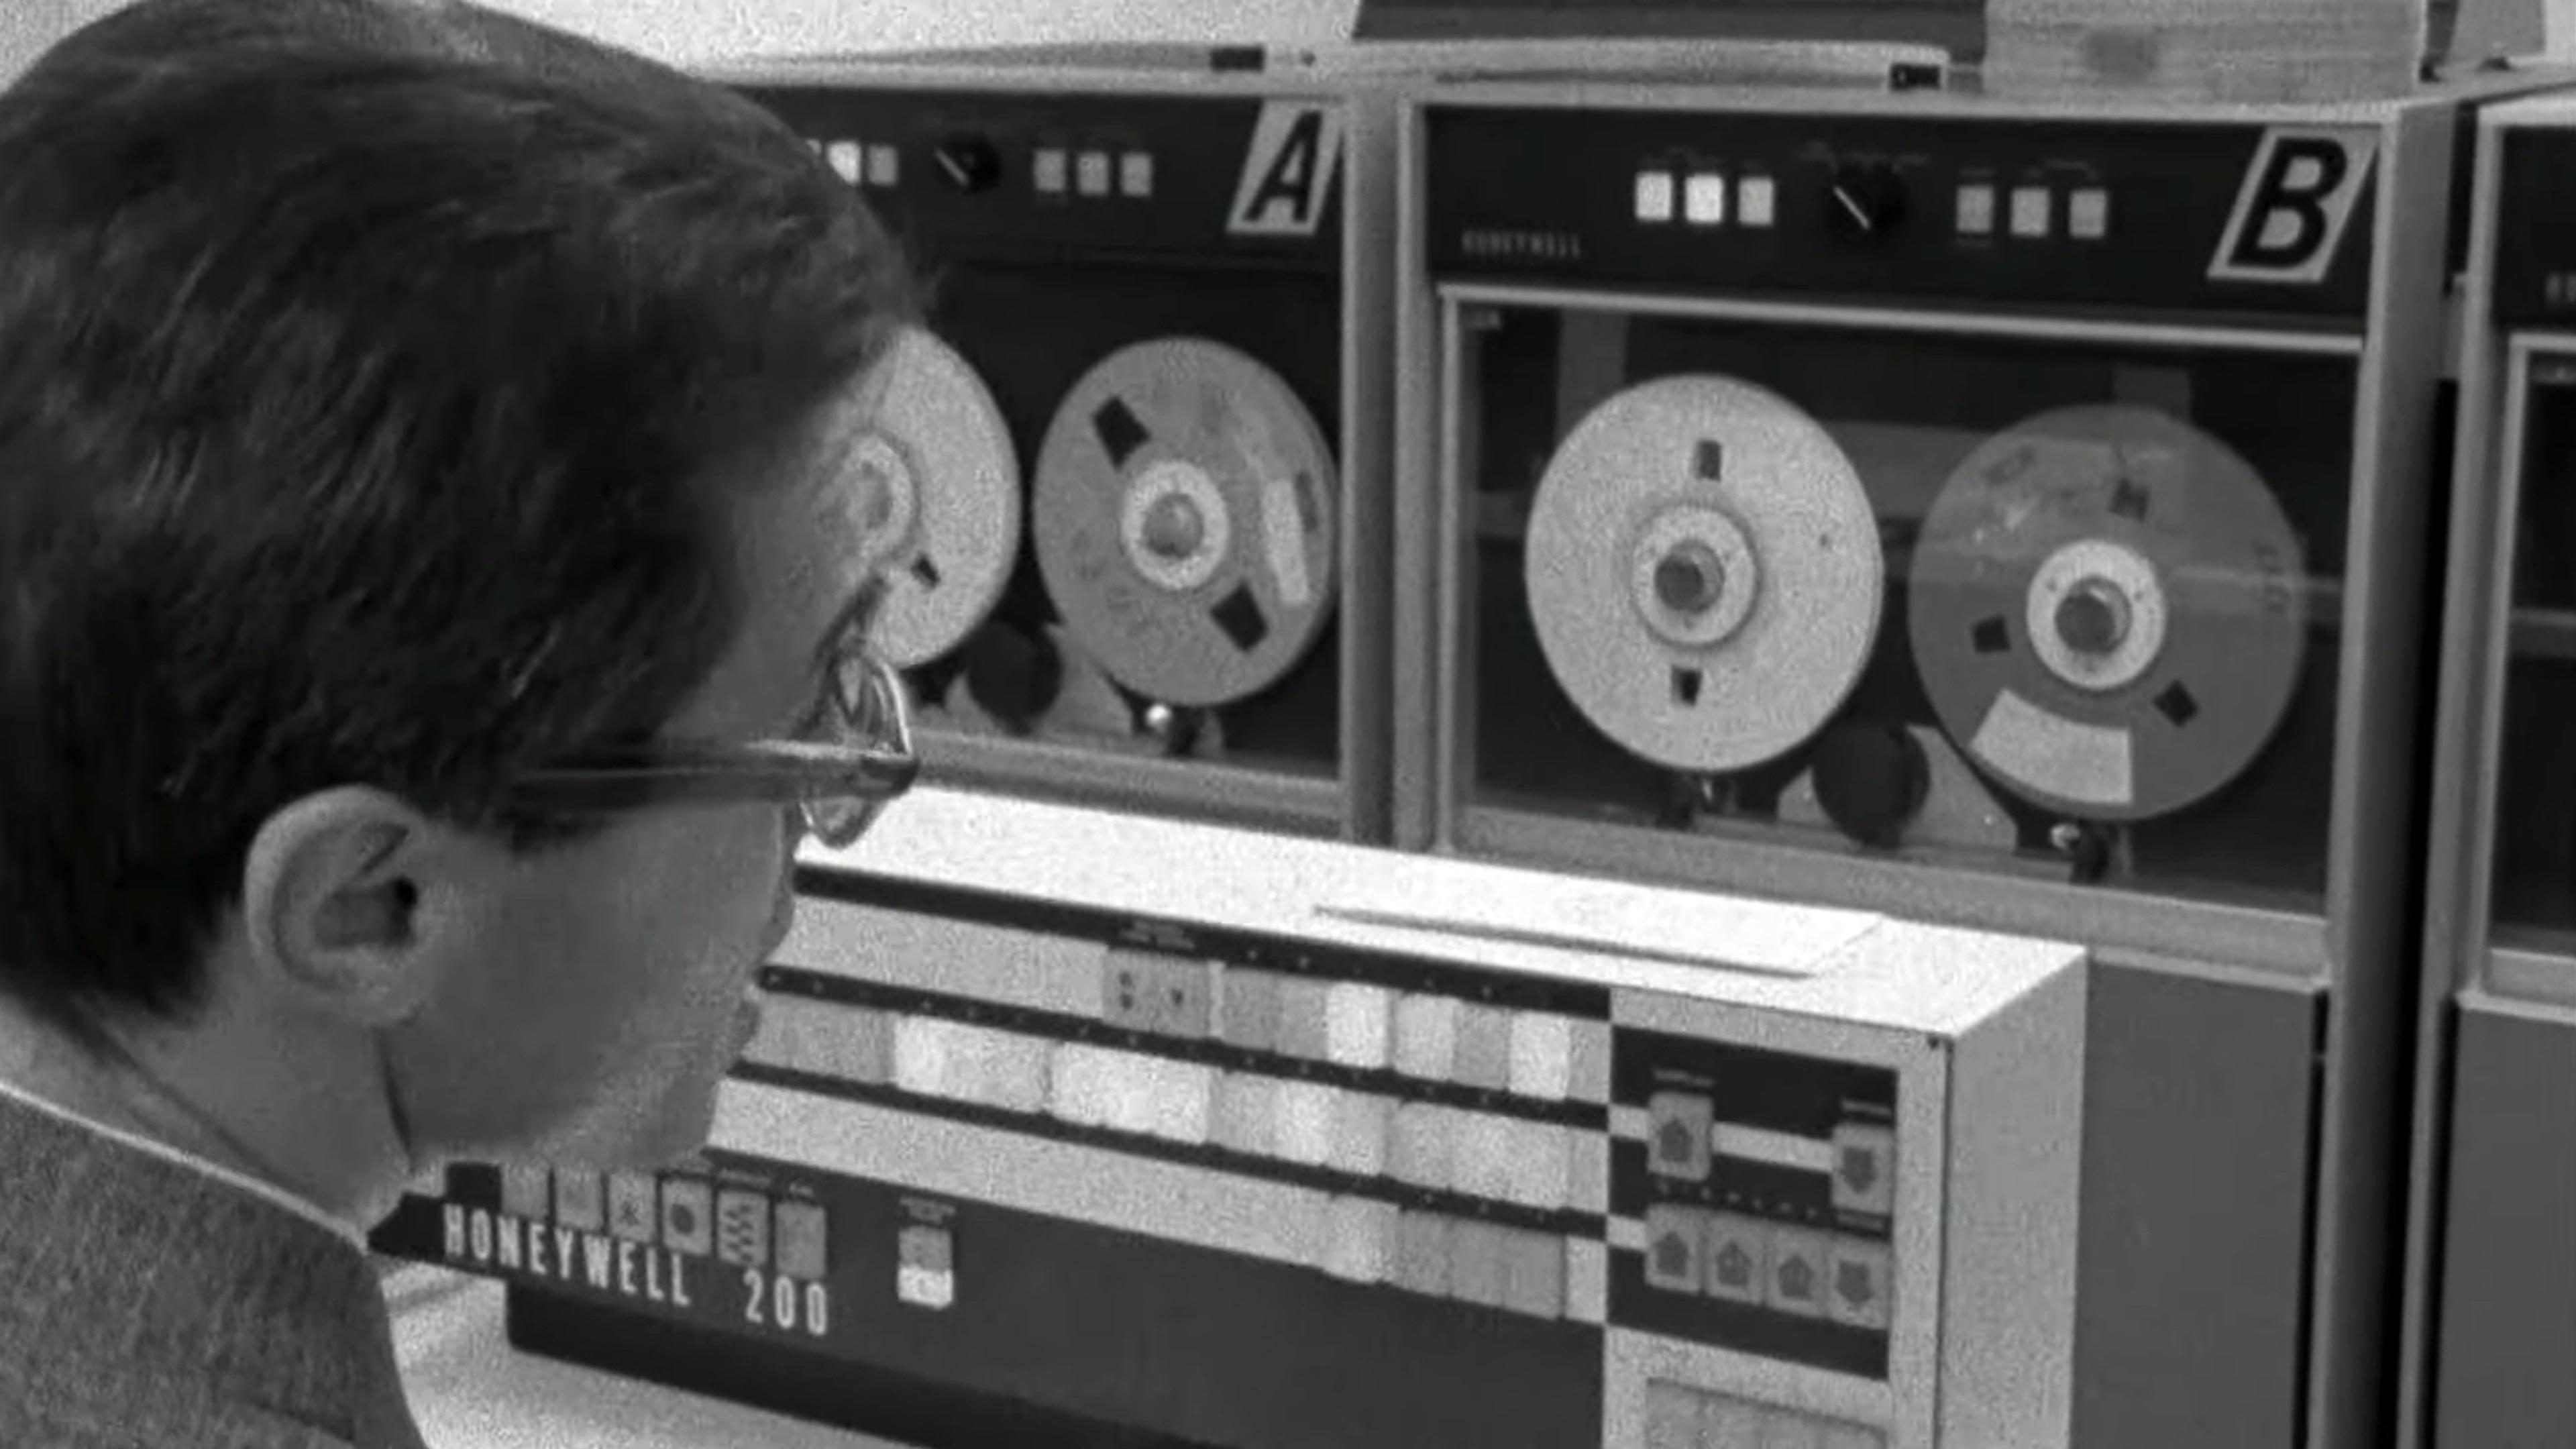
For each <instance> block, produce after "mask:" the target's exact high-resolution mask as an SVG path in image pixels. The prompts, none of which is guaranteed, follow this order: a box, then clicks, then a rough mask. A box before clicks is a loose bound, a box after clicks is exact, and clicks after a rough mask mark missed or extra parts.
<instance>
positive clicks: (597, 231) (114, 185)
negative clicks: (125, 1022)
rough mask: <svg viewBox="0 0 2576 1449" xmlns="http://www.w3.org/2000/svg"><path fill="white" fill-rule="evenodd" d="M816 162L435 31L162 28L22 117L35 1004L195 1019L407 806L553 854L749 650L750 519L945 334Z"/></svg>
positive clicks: (1, 211) (502, 46) (12, 775)
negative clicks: (516, 800) (621, 757)
mask: <svg viewBox="0 0 2576 1449" xmlns="http://www.w3.org/2000/svg"><path fill="white" fill-rule="evenodd" d="M911 306H912V304H911V299H910V290H909V284H908V282H907V279H906V272H905V269H904V267H903V266H902V264H901V261H900V258H899V257H898V256H897V254H896V252H895V250H894V248H893V246H892V245H891V244H890V242H889V241H888V239H887V238H886V236H885V234H884V233H883V232H882V231H881V230H880V228H879V227H878V226H877V225H876V223H875V222H874V221H873V220H872V219H871V218H870V216H869V215H868V213H867V211H866V210H865V208H864V206H863V205H862V204H861V202H860V201H859V199H858V198H857V196H856V195H855V194H854V193H853V192H852V191H851V189H850V188H849V187H847V186H846V185H844V184H842V183H840V182H839V181H838V180H837V179H836V178H835V177H834V176H833V175H832V174H831V172H830V170H829V168H828V167H826V166H824V165H823V164H822V163H821V162H820V161H819V160H818V159H817V158H816V157H815V156H814V155H813V154H812V152H811V150H810V148H809V147H807V146H806V145H805V144H804V143H803V142H801V141H799V140H797V139H796V138H795V137H793V136H792V135H790V134H789V133H788V132H787V131H786V130H785V129H783V128H782V127H780V126H779V125H777V124H775V123H774V122H773V121H772V120H771V119H769V118H768V117H767V115H766V114H765V113H763V112H760V111H758V110H757V109H755V108H754V107H752V106H751V105H750V104H749V103H748V102H746V101H743V100H741V99H740V98H738V97H735V96H733V95H731V94H729V93H727V92H724V91H722V90H720V89H718V88H716V87H713V86H709V85H706V84H702V83H700V82H697V81H694V80H691V79H689V78H686V77H684V76H681V75H679V74H677V73H675V72H673V71H670V70H667V69H665V68H663V67H661V66H658V65H654V64H651V63H649V62H646V61H643V60H641V59H639V58H636V57H633V56H629V55H625V54H623V53H620V52H615V51H611V50H607V49H604V48H601V47H598V46H594V45H591V44H589V43H587V42H584V41H581V40H577V39H574V38H572V37H569V36H565V35H562V34H559V33H556V32H552V31H548V30H545V29H543V28H542V27H538V26H535V25H531V24H529V23H527V22H524V21H517V20H512V19H507V18H504V17H499V16H495V15H492V14H489V13H488V12H482V11H478V10H473V9H470V8H467V7H463V6H454V5H445V6H442V5H436V4H431V3H423V0H412V3H403V0H237V3H228V0H146V3H144V4H142V5H139V6H137V7H135V8H134V9H131V10H128V11H125V12H123V13H120V14H118V15H116V16H114V17H111V18H109V19H107V20H104V21H101V22H98V23H97V24H94V25H92V26H90V27H88V28H87V29H85V30H83V31H81V32H79V33H77V34H75V35H74V36H72V37H71V38H70V39H68V40H66V41H64V42H63V43H62V44H61V45H59V46H58V47H56V48H55V49H54V50H53V51H51V52H50V53H49V54H47V55H46V56H44V57H42V58H41V59H40V60H39V61H38V62H37V63H36V64H35V66H34V67H33V68H31V69H30V70H29V71H28V72H27V73H26V74H25V75H23V76H22V77H21V78H20V79H19V80H18V81H17V83H16V84H14V85H13V86H12V87H11V88H10V89H9V90H8V91H7V92H6V93H0V339H5V342H0V610H5V614H0V990H5V991H7V992H9V993H10V994H11V995H12V996H14V997H15V998H17V999H18V1000H20V1001H21V1002H23V1003H25V1004H26V1005H28V1006H29V1007H31V1008H33V1009H35V1010H37V1011H39V1012H41V1013H43V1014H44V1015H45V1016H47V1017H48V1018H50V1019H52V1020H54V1021H56V1022H57V1023H59V1024H62V1025H64V1026H67V1027H70V1028H71V1029H73V1030H75V1031H77V1032H80V1033H81V1034H82V1035H84V1036H87V1035H88V1034H89V1031H88V1028H89V1027H90V1026H91V1024H92V1021H93V1017H94V1015H95V1013H97V1012H98V1011H99V1009H101V1008H107V1009H130V1010H139V1011H144V1012H149V1013H153V1014H157V1015H162V1016H171V1017H177V1016H183V1015H184V1014H185V1013H186V1011H187V1009H188V1008H189V1007H190V1006H191V1005H193V1004H194V1003H196V1002H197V1001H198V1000H200V999H201V989H202V985H203V982H202V972H203V963H202V957H203V955H204V953H205V950H206V948H207V947H208V945H209V944H210V943H211V941H212V940H213V935H214V931H215V930H216V928H217V927H218V926H219V924H220V923H221V922H222V920H223V919H224V917H225V915H226V914H227V912H228V911H229V910H231V909H233V908H234V907H235V906H237V904H238V901H239V890H240V883H241V872H242V868H243V865H244V861H245V856H246V853H247V850H248V847H249V844H250V842H251V840H252V838H253V837H254V835H255V834H256V833H257V831H258V829H259V828H260V826H261V824H262V823H263V822H264V821H265V820H266V819H267V818H268V817H269V816H270V815H271V814H273V813H274V812H275V811H276V810H278V809H279V808H281V807H283V806H284V805H286V804H288V803H289V802H291V801H293V800H294V799H296V798H297V797H299V796H301V795H305V794H309V793H311V792H313V791H315V790H318V789H324V788H328V787H331V786H335V785H342V784H353V783H366V784H372V785H376V786H380V787H383V788H385V789H388V790H391V791H394V792H397V793H399V794H401V795H402V796H404V797H405V798H407V799H408V800H410V801H411V802H413V803H414V804H416V805H417V806H419V807H420V808H422V809H423V810H425V811H428V812H432V813H434V814H435V815H437V816H439V817H441V818H444V819H447V820H451V821H454V822H458V823H461V824H464V825H466V826H469V827H471V828H476V829H489V830H492V831H494V832H496V833H498V834H499V835H501V836H502V837H504V838H507V839H508V840H509V841H510V842H511V843H512V845H513V846H514V847H515V848H518V849H522V850H526V849H538V848H542V847H543V846H545V845H546V844H548V843H550V842H553V841H557V840H560V839H562V838H564V837H565V835H566V834H577V833H578V832H579V831H580V830H581V829H583V828H584V827H582V826H580V825H579V824H577V823H565V822H545V821H540V820H536V819H532V818H529V817H527V816H525V815H522V814H519V813H516V812H514V810H513V809H512V807H511V806H510V804H509V802H508V800H507V799H506V797H505V788H506V786H507V783H508V781H509V780H510V779H511V778H512V776H513V775H514V774H515V773H517V772H519V771H521V770H524V769H526V768H528V767H530V766H532V765H534V764H536V763H537V762H539V761H541V760H544V759H546V758H547V757H551V756H557V755H560V754H563V753H566V752H569V751H571V750H574V749H577V748H581V747H585V746H590V745H597V744H604V743H614V742H618V741H630V740H634V739H639V738H642V737H645V736H649V735H651V734H653V733H655V732H657V731H658V730H659V729H661V728H662V727H663V725H664V724H665V722H666V721H667V720H668V719H669V717H670V716H671V714H672V713H673V712H674V711H675V709H676V708H677V707H678V706H679V705H680V703H681V702H682V701H683V700H684V699H685V698H686V697H687V696H688V695H689V694H690V693H691V692H692V690H694V689H695V688H696V687H697V685H698V684H699V683H700V682H701V681H702V680H703V679H704V678H705V677H706V675H707V673H708V672H709V670H710V669H711V668H712V667H713V665H714V664H715V662H716V661H717V660H718V659H719V658H720V657H721V656H722V654H723V653H724V652H725V650H726V649H727V648H728V647H729V646H730V644H731V641H732V639H733V637H734V634H735V632H736V630H737V628H738V627H739V621H740V617H741V613H742V610H741V606H740V597H741V591H740V586H739V581H738V580H737V579H735V578H734V576H733V575H734V568H735V566H734V564H733V562H732V560H733V558H734V553H733V543H732V539H733V535H732V522H731V520H732V518H733V516H734V515H733V511H732V508H731V495H730V492H729V490H733V489H740V488H745V487H757V486H760V485H759V484H758V483H757V482H756V481H749V480H753V479H755V478H756V476H757V475H758V474H759V473H761V472H762V465H763V464H764V463H768V462H774V461H776V460H777V459H779V458H781V457H782V456H784V455H785V454H786V453H787V451H788V450H789V449H790V448H792V447H793V446H794V443H795V441H796V439H797V438H798V437H799V435H800V433H801V430H802V428H803V426H804V424H805V423H806V421H807V420H808V419H810V418H812V417H813V416H814V415H815V413H816V411H817V409H818V408H819V406H820V405H821V404H822V403H823V402H825V401H826V400H827V399H828V398H829V397H831V396H832V395H833V394H834V393H835V392H836V391H837V390H839V389H841V388H844V387H846V386H848V385H849V383H850V382H851V380H852V379H854V378H855V377H856V376H857V375H858V374H859V373H860V372H862V371H863V370H864V369H865V368H866V367H867V365H868V364H870V363H871V362H873V361H874V360H875V359H876V357H877V356H878V355H879V354H880V352H881V350H882V348H883V347H884V346H885V345H886V344H887V342H888V340H889V338H890V334H891V330H892V329H893V328H894V327H896V326H898V325H900V324H901V323H902V322H904V321H906V320H909V317H910V315H911Z"/></svg>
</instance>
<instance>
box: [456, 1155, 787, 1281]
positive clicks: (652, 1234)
mask: <svg viewBox="0 0 2576 1449" xmlns="http://www.w3.org/2000/svg"><path fill="white" fill-rule="evenodd" d="M501 1211H502V1212H503V1213H504V1214H505V1215H507V1216H509V1217H513V1218H518V1219H521V1220H523V1221H526V1222H530V1223H552V1224H554V1225H556V1226H559V1227H566V1228H572V1229H575V1230H578V1231H581V1232H589V1233H604V1234H607V1235H608V1236H609V1237H612V1238H616V1239H618V1240H620V1241H623V1242H630V1243H636V1244H642V1245H649V1246H654V1247H660V1248H666V1249H668V1250H670V1251H671V1252H674V1253H680V1254H683V1255H685V1256H688V1257H696V1258H708V1257H711V1258H714V1259H716V1260H717V1261H718V1262H722V1263H727V1264H731V1265H734V1266H736V1267H744V1268H773V1269H775V1270H776V1271H777V1272H778V1273H780V1274H781V1275H783V1276H786V1277H789V1278H802V1279H811V1280H819V1279H822V1278H824V1277H826V1276H828V1275H829V1273H830V1270H831V1247H830V1245H831V1224H830V1220H829V1218H828V1217H827V1215H826V1214H825V1212H824V1210H823V1208H822V1207H821V1206H820V1205H818V1204H815V1203H810V1202H786V1201H779V1200H774V1199H772V1198H771V1197H769V1196H768V1195H767V1194H765V1193H759V1192H752V1191H750V1190H748V1189H744V1188H736V1187H724V1188H719V1187H717V1186H715V1185H714V1184H713V1183H710V1182H707V1181H705V1180H703V1179H700V1178H695V1177H689V1176H685V1175H680V1174H660V1175H657V1174H654V1173H649V1172H615V1173H606V1174H602V1173H596V1172H573V1171H556V1170H553V1169H550V1168H547V1167H544V1166H537V1165H528V1164H512V1165H510V1166H506V1167H503V1168H502V1169H501Z"/></svg>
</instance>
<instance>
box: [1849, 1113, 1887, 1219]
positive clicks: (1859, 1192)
mask: <svg viewBox="0 0 2576 1449" xmlns="http://www.w3.org/2000/svg"><path fill="white" fill-rule="evenodd" d="M1834 1210H1835V1211H1836V1212H1846V1213H1866V1214H1868V1215H1870V1216H1872V1217H1882V1218H1883V1217H1888V1216H1890V1215H1892V1214H1893V1213H1894V1212H1895V1210H1896V1133H1895V1132H1893V1131H1892V1130H1890V1129H1888V1128H1885V1127H1879V1126H1873V1125H1871V1124H1869V1123H1865V1122H1845V1123H1843V1124H1841V1125H1840V1126H1838V1127H1836V1128H1834Z"/></svg>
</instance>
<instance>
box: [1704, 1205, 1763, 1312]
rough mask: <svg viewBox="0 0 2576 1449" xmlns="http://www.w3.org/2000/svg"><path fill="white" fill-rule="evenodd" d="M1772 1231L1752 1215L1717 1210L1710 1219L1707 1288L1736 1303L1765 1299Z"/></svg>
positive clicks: (1716, 1294)
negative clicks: (1765, 1270)
mask: <svg viewBox="0 0 2576 1449" xmlns="http://www.w3.org/2000/svg"><path fill="white" fill-rule="evenodd" d="M1768 1235H1769V1230H1768V1229H1766V1228H1765V1227H1764V1226H1763V1225H1762V1224H1760V1223H1758V1222H1755V1221H1754V1220H1753V1219H1751V1218H1746V1217H1738V1216H1736V1215H1735V1214H1733V1213H1714V1214H1711V1215H1710V1217H1709V1220H1708V1291H1709V1293H1710V1295H1711V1296H1712V1297H1717V1298H1724V1299H1728V1300H1730V1301H1732V1302H1736V1303H1760V1302H1761V1301H1762V1271H1763V1261H1764V1259H1763V1255H1764V1254H1765V1253H1766V1252H1767V1251H1768V1248H1767V1246H1766V1242H1765V1240H1766V1238H1767V1237H1768Z"/></svg>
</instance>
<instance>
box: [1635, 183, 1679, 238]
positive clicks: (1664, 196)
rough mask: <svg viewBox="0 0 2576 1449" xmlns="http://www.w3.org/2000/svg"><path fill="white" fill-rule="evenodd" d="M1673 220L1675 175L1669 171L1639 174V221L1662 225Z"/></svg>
mask: <svg viewBox="0 0 2576 1449" xmlns="http://www.w3.org/2000/svg"><path fill="white" fill-rule="evenodd" d="M1672 219H1673V174H1672V173H1671V172H1669V171H1640V172H1638V173H1637V220H1639V221H1642V222H1645V223H1647V224H1649V225H1661V224H1662V223H1664V222H1668V221H1671V220H1672Z"/></svg>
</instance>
